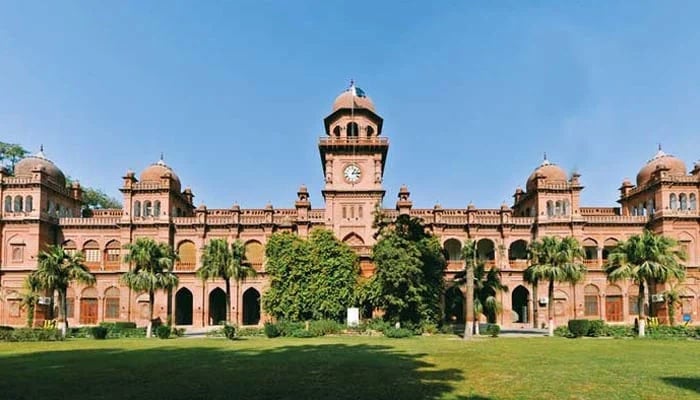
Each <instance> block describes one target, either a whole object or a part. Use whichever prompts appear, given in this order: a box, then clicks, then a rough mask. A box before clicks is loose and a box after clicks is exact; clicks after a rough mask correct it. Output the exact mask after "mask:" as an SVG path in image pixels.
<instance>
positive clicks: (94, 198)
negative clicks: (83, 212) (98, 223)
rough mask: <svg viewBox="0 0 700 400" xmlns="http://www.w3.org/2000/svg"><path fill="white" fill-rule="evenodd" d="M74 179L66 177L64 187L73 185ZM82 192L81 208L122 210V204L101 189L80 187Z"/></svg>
mask: <svg viewBox="0 0 700 400" xmlns="http://www.w3.org/2000/svg"><path fill="white" fill-rule="evenodd" d="M73 182H74V179H73V178H71V177H70V176H68V177H66V186H67V187H70V186H71V185H73ZM81 189H82V190H83V199H82V202H83V207H84V208H87V209H90V210H95V209H103V208H122V203H121V202H120V201H119V200H117V199H116V198H114V197H112V196H110V195H108V194H106V193H105V192H104V191H102V190H101V189H97V188H92V187H89V186H81Z"/></svg>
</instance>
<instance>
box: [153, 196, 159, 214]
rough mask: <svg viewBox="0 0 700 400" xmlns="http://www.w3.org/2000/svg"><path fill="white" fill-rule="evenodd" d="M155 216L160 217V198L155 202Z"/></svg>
mask: <svg viewBox="0 0 700 400" xmlns="http://www.w3.org/2000/svg"><path fill="white" fill-rule="evenodd" d="M153 216H154V217H160V200H156V201H155V202H154V203H153Z"/></svg>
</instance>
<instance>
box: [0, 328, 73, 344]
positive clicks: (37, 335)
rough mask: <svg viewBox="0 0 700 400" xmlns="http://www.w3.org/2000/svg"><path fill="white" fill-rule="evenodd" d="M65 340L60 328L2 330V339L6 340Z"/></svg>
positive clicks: (0, 332)
mask: <svg viewBox="0 0 700 400" xmlns="http://www.w3.org/2000/svg"><path fill="white" fill-rule="evenodd" d="M60 340H63V336H61V331H60V330H58V329H41V328H19V329H13V330H5V329H3V330H0V341H4V342H55V341H60Z"/></svg>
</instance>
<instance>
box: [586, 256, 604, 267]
mask: <svg viewBox="0 0 700 400" xmlns="http://www.w3.org/2000/svg"><path fill="white" fill-rule="evenodd" d="M583 265H585V266H586V268H599V267H600V260H599V259H597V258H592V259H588V260H583Z"/></svg>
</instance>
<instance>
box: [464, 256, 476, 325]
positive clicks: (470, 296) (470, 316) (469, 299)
mask: <svg viewBox="0 0 700 400" xmlns="http://www.w3.org/2000/svg"><path fill="white" fill-rule="evenodd" d="M465 265H466V269H467V271H466V278H465V280H466V281H467V282H466V285H467V287H466V290H465V292H466V294H465V295H464V303H465V307H466V308H467V310H466V313H465V315H464V339H470V338H471V337H472V336H473V334H474V266H473V265H469V264H468V263H467V264H465Z"/></svg>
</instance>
